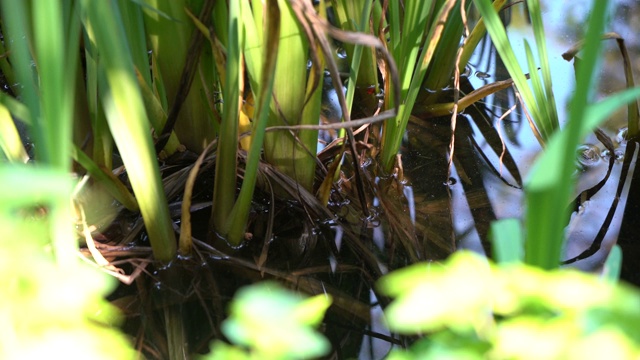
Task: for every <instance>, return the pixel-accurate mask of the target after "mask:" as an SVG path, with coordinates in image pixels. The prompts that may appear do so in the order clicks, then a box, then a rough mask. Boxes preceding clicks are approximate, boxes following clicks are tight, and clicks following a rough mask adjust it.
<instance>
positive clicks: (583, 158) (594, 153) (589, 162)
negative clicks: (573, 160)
mask: <svg viewBox="0 0 640 360" xmlns="http://www.w3.org/2000/svg"><path fill="white" fill-rule="evenodd" d="M600 159H601V154H600V148H598V147H597V146H595V145H593V144H584V145H580V146H579V147H578V159H577V161H578V164H577V165H578V167H579V168H580V169H582V170H586V169H587V168H588V167H591V166H594V165H596V164H597V163H598V162H599V161H600Z"/></svg>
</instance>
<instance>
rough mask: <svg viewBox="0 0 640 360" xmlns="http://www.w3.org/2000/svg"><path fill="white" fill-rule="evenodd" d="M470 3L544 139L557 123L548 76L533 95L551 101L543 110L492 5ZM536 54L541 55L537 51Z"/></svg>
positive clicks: (480, 0) (484, 0)
mask: <svg viewBox="0 0 640 360" xmlns="http://www.w3.org/2000/svg"><path fill="white" fill-rule="evenodd" d="M474 3H475V5H476V7H477V8H478V11H479V12H480V14H481V15H482V18H483V20H484V24H485V26H486V27H487V31H488V32H489V35H490V36H491V40H492V41H493V43H494V45H495V47H496V50H497V51H498V54H500V57H501V58H502V61H503V62H504V64H505V67H506V68H507V70H508V71H509V75H511V78H512V79H513V81H514V83H515V84H516V87H517V89H518V91H519V92H520V94H521V96H522V98H523V100H524V103H525V105H526V107H527V109H528V110H529V112H530V113H531V116H532V118H533V121H534V123H535V126H536V128H537V130H538V132H539V133H540V134H541V136H542V140H543V141H547V140H548V139H549V137H550V136H551V134H552V133H553V131H555V130H556V129H558V127H559V125H558V117H557V114H556V110H555V101H553V100H552V94H550V92H551V83H550V79H549V84H547V83H546V81H547V79H546V78H544V76H543V79H544V81H545V84H544V86H543V88H544V89H545V92H540V93H539V94H538V95H537V97H538V98H539V99H546V102H551V105H553V106H554V109H553V110H550V111H547V112H545V111H543V110H542V109H541V108H540V107H539V106H538V101H537V100H536V95H535V94H534V91H532V89H531V87H529V84H528V83H527V78H526V76H525V73H524V71H522V68H521V67H520V64H519V63H518V60H517V59H516V56H515V53H514V52H513V49H512V47H511V44H510V42H509V39H508V37H507V33H506V30H505V28H504V25H503V24H502V21H501V20H500V18H499V17H498V13H497V11H496V9H494V8H493V7H492V5H491V2H490V0H475V1H474ZM535 31H540V30H534V32H535ZM538 36H539V35H538ZM544 46H545V45H544V43H543V44H538V48H539V49H541V48H544ZM544 53H545V54H546V51H544ZM538 55H539V56H542V55H541V54H538ZM529 71H530V72H532V73H533V72H534V71H537V68H536V67H535V66H534V68H530V69H529ZM546 90H548V91H549V93H547V92H546ZM542 145H544V144H542Z"/></svg>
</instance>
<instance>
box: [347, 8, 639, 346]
mask: <svg viewBox="0 0 640 360" xmlns="http://www.w3.org/2000/svg"><path fill="white" fill-rule="evenodd" d="M542 6H543V18H544V24H545V30H546V35H547V46H548V53H549V55H550V59H549V60H550V64H551V71H552V78H553V83H554V86H553V89H554V93H555V97H556V102H557V107H558V113H559V119H560V123H561V124H564V123H565V122H566V119H567V113H566V109H567V108H568V104H569V101H570V99H571V95H572V93H573V90H574V87H575V78H574V68H573V63H569V62H567V61H565V60H564V59H563V58H562V56H561V55H562V53H564V52H565V51H566V50H568V49H569V48H571V47H572V46H573V45H574V44H575V43H576V42H577V41H578V40H579V39H580V38H581V37H582V34H583V32H584V30H585V27H584V23H585V21H586V17H587V13H588V11H589V6H590V3H589V2H569V1H553V0H548V1H542ZM523 8H524V6H514V7H513V12H512V14H511V18H510V25H509V37H510V40H511V43H512V45H513V46H514V50H515V52H516V55H517V56H518V59H519V61H520V64H526V58H525V51H524V40H525V39H526V40H527V41H529V43H530V44H535V40H534V38H533V34H532V29H531V26H530V24H528V23H527V21H526V20H525V19H526V17H525V16H524V12H523V11H521V10H522V9H523ZM610 11H611V18H612V19H613V20H612V21H611V22H610V24H609V26H608V27H607V28H606V29H605V31H614V32H617V33H618V34H620V35H621V36H622V37H623V38H624V40H625V44H626V46H627V48H628V51H629V54H630V58H631V62H632V69H633V73H634V77H635V79H638V75H639V74H640V56H638V55H640V38H639V37H638V35H637V34H639V31H640V19H639V18H640V2H638V1H634V0H615V1H612V2H611V4H610ZM485 45H486V46H485V47H484V48H480V49H479V50H478V51H477V52H476V54H475V55H474V57H473V58H472V60H471V66H469V77H468V79H469V81H470V83H471V84H472V85H473V87H474V88H479V87H481V86H483V85H486V84H488V83H491V82H494V81H498V80H504V79H507V78H508V77H509V75H508V73H507V71H506V70H505V69H504V66H503V65H502V64H501V62H500V60H499V59H497V60H496V55H495V49H493V48H492V47H491V46H489V45H488V44H485ZM532 46H533V45H532ZM533 47H535V46H533ZM534 51H535V49H534ZM536 56H537V55H536ZM524 68H525V69H526V65H525V66H524ZM599 78H600V80H599V85H598V88H597V89H594V99H596V100H597V99H601V98H603V97H605V96H607V95H609V94H612V93H614V92H617V91H619V90H622V89H624V88H625V87H626V84H625V76H624V70H623V65H622V57H621V55H620V51H619V49H618V47H617V45H616V43H615V41H612V40H607V41H605V42H604V53H603V56H602V63H601V71H600V73H599ZM483 104H484V105H485V106H486V108H487V109H488V110H489V112H490V113H491V112H492V113H493V114H496V116H495V117H494V118H493V119H491V123H492V124H494V125H495V127H496V128H497V129H498V131H499V133H500V134H501V136H502V137H503V139H504V140H505V146H506V148H507V149H508V151H509V152H510V154H511V155H512V157H513V159H514V162H515V164H517V168H518V170H519V172H520V174H521V175H522V178H526V176H527V174H528V173H529V170H530V168H531V165H532V164H533V162H534V161H535V159H536V158H537V156H538V154H539V153H540V151H541V146H540V145H539V143H538V141H537V140H536V139H535V137H534V136H533V134H532V131H531V130H530V128H529V126H528V123H527V120H526V119H525V118H524V115H523V113H522V111H520V109H519V108H518V109H516V110H515V111H514V112H513V113H512V114H511V115H509V116H508V117H506V118H505V119H504V120H503V121H501V122H499V123H496V120H497V118H498V117H499V116H500V115H502V114H504V113H505V112H506V111H507V110H508V109H509V108H510V107H511V106H512V105H513V104H514V94H513V91H511V90H509V91H502V92H500V93H497V94H495V95H492V96H490V97H488V98H487V99H484V100H483ZM465 116H466V117H467V118H469V120H470V121H469V123H470V125H471V128H472V130H473V138H474V141H476V142H477V144H478V146H477V150H475V155H472V156H474V157H479V156H478V153H479V152H482V153H484V154H485V155H486V160H480V162H483V163H484V165H483V166H481V168H480V169H479V171H480V172H481V176H480V177H481V181H482V184H483V190H481V191H484V192H486V197H483V196H479V195H478V193H477V191H478V190H477V189H474V190H469V189H470V187H469V186H465V184H464V182H465V177H469V176H470V174H459V173H458V171H457V166H458V165H456V166H454V167H453V168H452V171H451V174H450V176H451V179H452V180H453V181H449V182H448V184H446V185H444V184H443V186H445V187H448V188H449V191H450V194H451V220H452V222H453V231H454V233H455V240H456V242H457V245H458V248H468V249H472V250H475V251H478V252H485V250H486V248H487V247H486V245H484V246H483V244H482V241H481V238H484V237H486V225H487V224H486V223H485V222H487V221H490V220H491V219H502V218H513V217H515V218H522V217H523V211H524V208H523V197H524V193H523V190H522V189H520V188H517V187H516V186H513V185H514V184H516V183H517V179H515V178H514V176H512V174H511V173H510V172H509V171H506V170H505V167H504V166H501V163H500V159H499V155H498V154H496V153H495V151H494V150H492V149H491V146H490V144H489V141H487V140H486V139H485V138H484V137H483V136H482V133H483V131H482V130H480V129H479V127H478V125H477V121H478V119H474V118H473V116H472V114H467V115H465ZM626 121H627V115H626V107H625V108H623V110H622V111H619V112H618V113H616V114H615V115H614V116H612V117H611V119H609V120H608V121H607V122H606V123H605V124H603V125H602V126H601V130H602V131H603V133H604V134H605V135H606V136H607V137H608V138H610V139H611V143H612V144H613V146H614V151H613V152H612V151H610V150H609V149H607V148H606V147H605V145H603V144H602V142H601V141H599V140H598V139H597V138H596V136H595V135H590V136H589V137H587V139H585V141H584V142H583V145H582V146H581V147H580V149H579V156H578V163H577V164H576V171H577V173H578V185H577V189H576V195H578V194H579V193H581V192H583V191H585V190H587V189H591V188H593V187H594V186H596V185H597V184H599V183H601V187H600V188H599V189H598V190H597V191H596V192H595V194H593V196H590V198H589V200H588V201H584V202H583V203H582V204H581V205H580V207H579V208H578V209H576V211H574V212H573V214H572V216H571V221H570V224H569V225H568V227H567V238H568V240H567V244H566V246H565V251H564V258H565V259H571V258H574V257H576V256H578V255H580V254H581V253H582V252H583V251H585V250H587V249H589V247H590V246H592V244H593V243H594V241H597V242H600V243H601V245H600V247H599V248H597V249H594V250H597V251H594V254H593V255H591V256H589V257H587V258H585V259H581V260H578V261H575V262H573V263H572V264H570V265H568V266H574V267H577V268H580V269H583V270H586V271H602V270H603V268H602V266H603V263H604V260H605V259H606V257H607V255H608V253H609V251H610V249H611V247H612V246H613V245H614V244H615V243H616V242H618V243H621V245H622V243H623V242H624V241H631V240H633V238H637V236H636V235H635V234H636V232H635V231H634V230H633V228H632V227H631V226H632V224H633V221H635V220H634V219H632V218H631V216H629V213H633V212H637V211H638V209H637V205H636V204H634V203H633V201H634V200H629V204H627V199H628V198H629V191H630V187H631V182H632V179H633V173H634V168H635V159H636V158H637V156H638V150H637V147H636V146H631V147H630V150H629V151H627V142H626V139H625V138H624V131H625V126H626ZM412 135H413V136H415V137H421V136H423V135H424V134H423V133H422V132H421V130H420V129H415V128H413V129H411V128H410V133H409V137H411V136H412ZM457 141H458V140H456V142H457ZM456 151H457V150H456ZM625 153H626V155H625ZM423 155H424V154H423V153H421V152H405V154H404V155H403V156H404V158H403V159H404V160H406V161H405V170H406V172H407V173H408V174H409V176H410V177H411V179H412V180H411V182H412V183H413V186H411V188H412V189H411V190H412V191H410V192H406V191H405V195H410V194H412V192H415V196H416V198H415V199H413V198H412V197H409V201H410V202H411V201H412V200H413V201H415V204H409V208H410V209H414V208H416V207H418V208H420V206H421V203H422V202H423V201H424V200H425V199H427V200H428V199H429V198H430V197H433V195H429V196H421V194H422V195H424V193H425V192H428V191H426V190H425V183H429V186H433V184H435V183H437V182H438V181H440V183H441V184H442V183H443V182H444V183H447V181H446V177H444V175H443V174H437V175H435V176H437V177H439V178H438V179H439V180H438V181H435V182H434V181H433V180H432V179H430V178H431V177H433V176H434V173H433V167H432V166H428V165H427V166H426V167H428V168H430V171H429V172H423V171H422V170H421V168H422V167H425V165H424V162H426V161H428V160H427V159H424V158H423V159H420V160H419V161H412V160H415V159H416V158H419V157H421V156H423ZM625 157H626V158H627V161H626V162H625V161H624V160H625ZM487 162H488V163H490V164H491V165H490V166H487ZM407 164H408V165H407ZM491 167H493V168H494V169H496V170H497V171H498V172H499V173H500V175H497V174H496V172H495V171H492V170H490V168H491ZM605 180H606V181H605ZM436 186H437V185H436ZM632 197H633V196H632ZM478 198H483V199H487V200H488V202H489V203H490V204H485V203H483V201H478ZM635 201H636V202H637V200H635ZM567 205H568V204H567ZM560 206H565V205H560ZM625 208H628V209H631V210H628V211H627V213H625ZM414 213H415V210H413V211H412V218H413V216H415V215H414ZM486 214H489V216H488V217H487V216H484V215H486ZM428 217H429V215H424V214H423V215H422V217H421V215H420V214H418V217H417V222H420V221H428V220H426V219H428ZM487 219H488V220H487ZM629 219H632V220H629ZM630 221H631V222H630ZM621 233H623V235H621ZM625 237H626V239H625ZM627 248H628V247H624V246H623V254H624V255H625V256H633V254H634V253H633V252H632V251H633V250H632V249H627ZM632 271H633V270H632ZM624 276H625V270H624V269H623V277H624ZM626 280H630V279H629V278H627V279H626ZM379 316H380V309H378V308H374V309H373V310H372V319H377V318H378V317H379ZM378 325H379V324H378ZM376 326H377V325H376V324H374V325H373V328H374V329H376ZM382 329H383V327H380V326H378V328H377V329H376V330H380V331H382ZM365 340H366V341H365V342H364V343H363V348H362V352H361V354H360V357H361V358H379V356H381V355H382V354H385V353H386V351H387V350H388V348H389V344H388V343H386V342H380V341H378V342H377V343H376V341H372V340H371V339H365ZM367 341H369V342H367Z"/></svg>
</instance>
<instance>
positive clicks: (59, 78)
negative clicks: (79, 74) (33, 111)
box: [33, 1, 79, 169]
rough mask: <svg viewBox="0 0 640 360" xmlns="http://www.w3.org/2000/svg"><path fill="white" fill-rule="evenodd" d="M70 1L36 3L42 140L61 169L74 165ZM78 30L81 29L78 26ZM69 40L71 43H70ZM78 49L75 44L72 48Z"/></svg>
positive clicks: (73, 19)
mask: <svg viewBox="0 0 640 360" xmlns="http://www.w3.org/2000/svg"><path fill="white" fill-rule="evenodd" d="M70 6H71V5H70V4H69V3H67V4H65V5H63V6H61V5H60V4H59V3H57V2H54V1H45V2H43V3H39V4H38V5H37V6H33V25H34V45H35V53H36V63H37V67H38V74H39V77H40V101H41V105H42V113H41V116H42V119H41V122H40V126H42V130H43V135H44V136H43V138H42V139H41V140H44V142H43V143H41V144H38V147H44V152H46V161H47V162H49V163H50V164H52V165H54V166H58V167H60V168H61V169H70V168H71V159H70V158H69V153H70V152H71V141H70V139H71V128H72V127H71V123H72V113H73V101H74V98H73V94H74V88H73V84H75V78H74V76H75V75H76V69H75V66H76V62H75V60H76V59H77V57H76V56H75V52H71V53H69V56H67V53H68V51H72V49H68V45H71V43H75V44H77V40H76V41H73V39H74V38H78V33H74V34H71V33H69V34H67V31H69V30H70V29H68V26H67V24H65V20H66V21H77V17H74V18H71V19H70V17H71V11H70V10H71V9H70ZM75 30H76V31H77V30H79V28H78V27H75ZM67 36H68V37H67ZM68 42H69V43H68ZM75 49H77V47H75V48H74V49H73V50H75Z"/></svg>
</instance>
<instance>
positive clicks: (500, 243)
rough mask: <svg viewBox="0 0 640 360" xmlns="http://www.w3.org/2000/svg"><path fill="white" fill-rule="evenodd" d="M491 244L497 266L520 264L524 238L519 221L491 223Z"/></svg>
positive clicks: (510, 220) (522, 256) (509, 220)
mask: <svg viewBox="0 0 640 360" xmlns="http://www.w3.org/2000/svg"><path fill="white" fill-rule="evenodd" d="M490 237H491V244H492V245H493V252H494V257H495V261H496V262H497V263H498V264H506V263H513V262H521V261H522V260H523V258H524V252H523V250H524V248H523V244H524V238H523V234H522V224H521V223H520V220H519V219H502V220H497V221H494V222H492V223H491V229H490Z"/></svg>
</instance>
